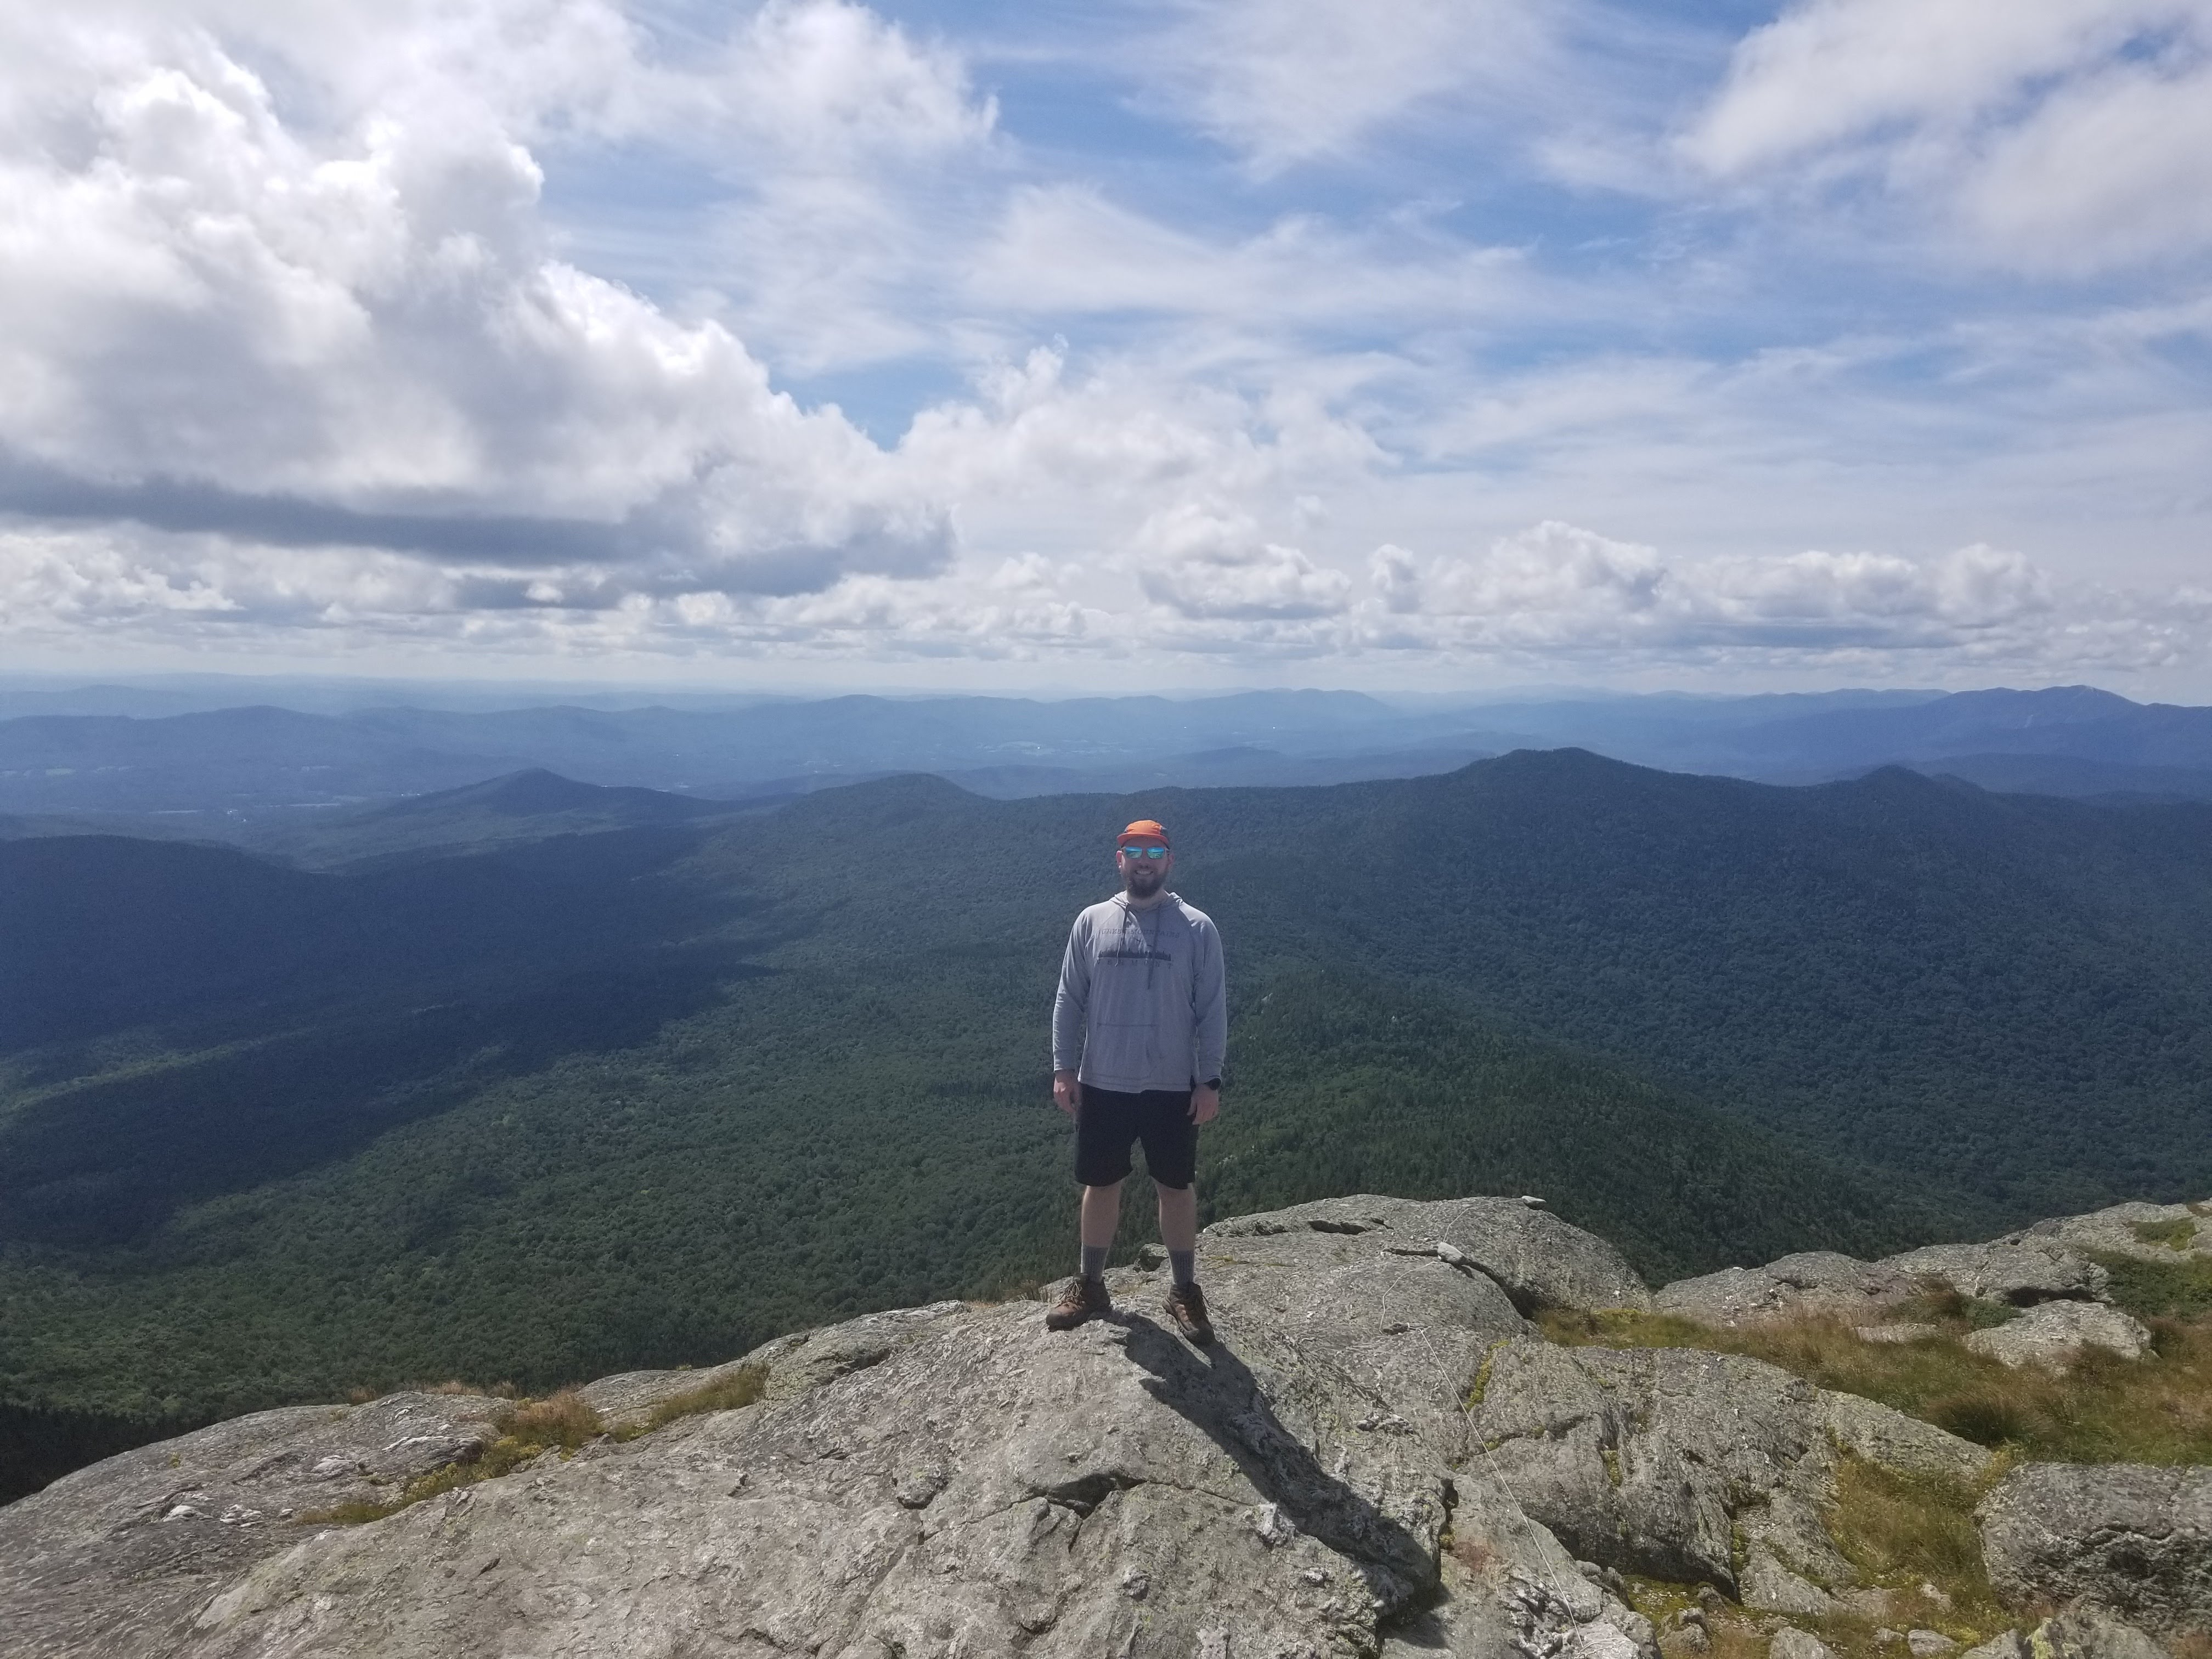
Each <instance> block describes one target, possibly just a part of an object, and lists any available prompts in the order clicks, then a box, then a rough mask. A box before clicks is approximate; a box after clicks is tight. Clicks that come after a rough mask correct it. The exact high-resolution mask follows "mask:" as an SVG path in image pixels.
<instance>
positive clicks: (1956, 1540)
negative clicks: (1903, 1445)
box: [1826, 1455, 2004, 1629]
mask: <svg viewBox="0 0 2212 1659" xmlns="http://www.w3.org/2000/svg"><path fill="white" fill-rule="evenodd" d="M1988 1484H1989V1483H1988V1481H1987V1480H1984V1481H1980V1482H1977V1483H1974V1484H1972V1485H1968V1484H1966V1483H1965V1482H1961V1481H1954V1480H1934V1479H1929V1478H1927V1477H1923V1476H1913V1475H1905V1474H1897V1473H1896V1472H1894V1471H1893V1470H1890V1469H1885V1468H1881V1466H1880V1465H1878V1464H1875V1463H1869V1462H1867V1461H1866V1460H1865V1459H1863V1458H1860V1457H1853V1456H1850V1455H1844V1456H1843V1457H1840V1458H1838V1460H1837V1466H1836V1501H1835V1503H1834V1504H1833V1505H1832V1506H1831V1508H1830V1510H1829V1511H1828V1514H1827V1516H1826V1521H1827V1525H1828V1534H1829V1535H1830V1536H1831V1537H1832V1538H1833V1539H1834V1540H1835V1541H1836V1547H1837V1548H1838V1550H1840V1551H1842V1552H1843V1554H1844V1559H1846V1560H1848V1561H1849V1562H1850V1564H1851V1565H1853V1566H1855V1567H1857V1569H1858V1570H1859V1571H1860V1572H1861V1573H1862V1574H1863V1575H1864V1577H1865V1578H1866V1580H1867V1582H1868V1583H1871V1584H1880V1585H1882V1586H1884V1587H1886V1588H1891V1589H1905V1590H1917V1589H1918V1587H1919V1586H1920V1585H1922V1584H1933V1585H1934V1586H1935V1587H1936V1589H1939V1590H1941V1591H1942V1592H1943V1593H1944V1594H1945V1595H1948V1596H1949V1597H1950V1598H1951V1602H1952V1606H1953V1607H1954V1609H1955V1610H1956V1612H1957V1613H1959V1614H1960V1616H1962V1617H1963V1618H1965V1619H1966V1620H1967V1621H1968V1622H1969V1623H1970V1624H1972V1625H1973V1626H1975V1627H1977V1628H1986V1629H1995V1628H1996V1626H1999V1625H2001V1624H2002V1623H2003V1622H2004V1613H2003V1610H2002V1608H2001V1607H1999V1606H1998V1603H1997V1598H1996V1592H1995V1591H1994V1590H1992V1589H1990V1580H1989V1575H1988V1573H1987V1572H1986V1571H1984V1569H1983V1566H1982V1541H1981V1534H1980V1532H1979V1530H1978V1528H1976V1527H1975V1525H1974V1505H1975V1504H1977V1503H1978V1502H1979V1501H1980V1499H1981V1496H1982V1493H1983V1492H1984V1491H1985V1490H1987V1486H1988Z"/></svg>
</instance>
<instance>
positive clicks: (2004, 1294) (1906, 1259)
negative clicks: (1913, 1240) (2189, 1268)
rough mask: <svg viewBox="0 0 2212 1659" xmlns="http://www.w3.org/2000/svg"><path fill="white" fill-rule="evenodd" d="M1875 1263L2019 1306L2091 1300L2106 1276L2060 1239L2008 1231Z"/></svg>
mask: <svg viewBox="0 0 2212 1659" xmlns="http://www.w3.org/2000/svg"><path fill="white" fill-rule="evenodd" d="M1879 1265H1880V1266H1881V1267H1886V1268H1888V1269H1890V1270H1892V1271H1893V1272H1897V1273H1904V1274H1905V1275H1906V1276H1908V1277H1909V1278H1911V1279H1936V1280H1940V1281H1942V1283H1944V1284H1946V1285H1949V1286H1950V1287H1951V1288H1952V1289H1953V1290H1955V1291H1959V1292H1960V1294H1961V1295H1963V1296H1972V1297H1979V1298H1981V1299H1982V1300H1983V1301H1984V1302H2010V1303H2014V1304H2019V1305H2021V1306H2027V1305H2028V1304H2033V1303H2038V1302H2048V1301H2051V1300H2054V1299H2057V1298H2061V1297H2068V1298H2074V1299H2077V1300H2083V1301H2094V1300H2096V1299H2098V1298H2099V1297H2102V1296H2103V1295H2104V1294H2105V1291H2106V1285H2107V1284H2108V1283H2109V1282H2110V1279H2111V1277H2112V1276H2111V1275H2110V1274H2109V1273H2106V1271H2105V1270H2104V1269H2103V1268H2102V1267H2099V1266H2098V1265H2097V1264H2096V1263H2095V1262H2093V1261H2091V1260H2089V1258H2088V1257H2087V1255H2083V1254H2082V1253H2081V1250H2080V1249H2077V1248H2075V1246H2074V1245H2072V1244H2069V1243H2067V1242H2066V1241H2065V1240H2064V1239H2063V1237H2056V1236H2053V1235H2048V1234H2038V1233H2034V1232H2032V1231H2029V1232H2017V1233H2008V1234H2007V1235H2006V1236H2005V1237H2002V1238H1996V1239H1991V1240H1990V1241H1989V1242H1988V1243H1981V1244H1930V1245H1928V1246H1926V1247H1924V1248H1923V1249H1917V1250H1907V1251H1906V1252H1905V1254H1904V1255H1893V1256H1889V1257H1886V1258H1885V1259H1884V1260H1883V1261H1881V1263H1880V1264H1879Z"/></svg>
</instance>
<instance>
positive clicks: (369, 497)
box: [0, 0, 2212, 701]
mask: <svg viewBox="0 0 2212 1659" xmlns="http://www.w3.org/2000/svg"><path fill="white" fill-rule="evenodd" d="M0 667H4V668H8V669H13V670H16V671H56V672H64V671H66V672H93V671H97V672H105V673H123V672H130V671H149V672H153V671H175V670H178V669H183V668H190V669H199V670H220V671H236V672H255V671H265V672H279V671H287V672H297V671H302V670H307V671H329V672H333V673H345V674H350V675H362V674H416V675H432V674H435V675H437V676H440V677H443V678H453V677H457V676H459V677H473V678H501V677H511V678H516V679H523V678H528V679H533V680H544V679H547V678H563V677H567V678H579V679H582V678H623V679H625V680H629V681H638V680H648V679H649V680H654V681H664V680H665V681H671V682H685V683H697V684H728V685H754V686H762V687H805V686H832V685H862V684H865V685H906V686H912V687H915V688H918V689H927V688H931V687H945V688H952V687H963V688H973V689H986V690H987V689H992V688H1006V689H1036V688H1048V687H1049V688H1066V689H1070V690H1081V689H1112V688H1116V687H1121V688H1128V689H1154V688H1167V687H1176V688H1203V687H1206V686H1209V685H1231V684H1237V685H1245V684H1312V685H1332V686H1351V687H1358V688H1364V689H1370V690H1381V691H1389V690H1457V689H1464V688H1480V687H1482V686H1486V685H1507V684H1511V685H1521V686H1525V685H1530V684H1549V683H1558V684H1576V685H1583V686H1614V687H1619V688H1622V689H1658V688H1672V689H1681V690H1717V691H1721V690H1727V691H1734V690H1759V689H1771V688H1794V687H1809V686H1818V685H1844V684H1861V685H1885V684H1894V685H1916V686H1966V685H1988V684H2015V685H2024V684H2069V683H2075V682H2087V683H2093V684H2102V685H2106V686H2108V687H2110V688H2112V689H2114V690H2121V691H2124V692H2126V693H2128V694H2130V695H2135V696H2155V697H2162V698H2166V699H2169V700H2180V701H2212V0H1945V3H1943V4H1942V5H1940V6H1938V5H1929V4H1928V3H1926V0H1787V3H1782V4H1779V5H1776V4H1744V3H1735V0H1717V3H1715V0H1708V3H1702V4H1694V5H1693V4H1675V5H1660V4H1650V3H1612V4H1607V3H1595V0H1541V3H1540V0H1360V3H1358V4H1352V3H1328V0H1089V3H1085V4H1081V5H1077V4H1073V3H1065V0H1019V3H1012V0H1006V3H985V0H942V3H936V4H924V3H895V0H884V3H881V4H878V5H877V6H875V7H873V8H871V7H868V6H864V5H860V4H855V3H850V0H770V3H767V4H764V5H757V4H750V3H721V4H714V5H708V4H696V3H687V0H649V3H629V4H625V3H621V0H436V3H428V0H380V3H378V4H376V5H374V6H370V5H367V4H363V3H359V0H356V3H351V4H338V3H330V0H170V3H133V0H73V3H72V4H71V5H70V6H69V7H66V8H61V7H36V6H31V5H27V4H18V5H14V6H10V7H7V8H5V9H0Z"/></svg>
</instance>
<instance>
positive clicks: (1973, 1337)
mask: <svg viewBox="0 0 2212 1659" xmlns="http://www.w3.org/2000/svg"><path fill="white" fill-rule="evenodd" d="M1966 1346H1967V1347H1969V1348H1971V1349H1972V1350H1973V1352H1976V1353H1981V1354H1987V1355H1988V1356H1989V1357H1990V1358H1992V1359H1996V1360H2002V1362H2003V1363H2004V1364H2008V1365H2010V1366H2012V1367H2014V1368H2015V1370H2017V1369H2018V1368H2019V1367H2021V1366H2022V1365H2041V1366H2044V1367H2045V1368H2047V1369H2051V1370H2063V1369H2064V1368H2065V1367H2066V1366H2067V1365H2068V1364H2070V1363H2071V1362H2072V1361H2073V1359H2074V1358H2075V1356H2077V1355H2078V1354H2080V1352H2081V1350H2082V1349H2084V1348H2102V1349H2104V1350H2105V1351H2106V1352H2107V1353H2116V1354H2118V1355H2119V1356H2120V1358H2123V1359H2140V1358H2142V1357H2143V1355H2144V1353H2145V1352H2148V1350H2149V1347H2150V1331H2149V1329H2148V1327H2146V1326H2145V1325H2143V1324H2142V1322H2141V1321H2139V1320H2136V1319H2134V1318H2132V1317H2130V1316H2128V1315H2126V1314H2124V1313H2122V1312H2121V1311H2120V1310H2118V1308H2108V1307H2106V1306H2105V1305H2104V1304H2102V1303H2097V1302H2043V1303H2039V1304H2036V1305H2035V1306H2034V1307H2033V1308H2030V1309H2029V1310H2027V1312H2026V1313H2023V1314H2022V1315H2021V1316H2020V1317H2019V1318H2017V1319H2014V1320H2008V1322H2005V1323H2004V1324H2002V1325H1996V1326H1992V1327H1990V1328H1989V1329H1987V1330H1981V1331H1975V1332H1973V1333H1972V1334H1970V1335H1969V1336H1968V1337H1967V1338H1966Z"/></svg>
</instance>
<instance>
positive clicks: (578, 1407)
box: [297, 1389, 606, 1527]
mask: <svg viewBox="0 0 2212 1659" xmlns="http://www.w3.org/2000/svg"><path fill="white" fill-rule="evenodd" d="M492 1420H493V1424H494V1426H495V1427H496V1428H497V1429H498V1430H499V1438H497V1439H496V1440H495V1441H493V1442H492V1443H490V1444H489V1445H488V1446H486V1447H484V1448H483V1449H482V1450H481V1451H479V1452H478V1453H477V1455H475V1456H474V1457H471V1458H467V1459H464V1460H461V1461H459V1462H452V1463H445V1464H441V1465H440V1466H439V1467H438V1468H435V1469H432V1470H431V1471H430V1472H429V1473H428V1474H424V1475H418V1476H417V1477H416V1479H414V1480H410V1481H409V1482H408V1483H407V1485H406V1486H404V1487H403V1488H401V1489H400V1492H399V1494H398V1496H397V1497H396V1498H390V1499H388V1500H386V1501H385V1502H383V1503H353V1504H337V1505H335V1506H334V1507H332V1508H330V1509H327V1510H308V1511H307V1512H306V1513H304V1514H302V1515H301V1516H298V1517H297V1520H298V1522H299V1524H300V1525H301V1526H303V1527H316V1526H339V1527H357V1526H362V1525H364V1524H366V1523H367V1522H371V1521H381V1520H383V1519H384V1517H385V1516H387V1515H397V1514H398V1513H399V1511H400V1510H404V1509H408V1508H411V1507H412V1506H413V1505H415V1504H420V1503H422V1501H423V1500H424V1499H425V1498H435V1497H437V1496H439V1495H440V1494H441V1493H443V1492H452V1491H453V1490H454V1489H455V1488H456V1487H459V1486H474V1485H475V1484H476V1483H477V1481H479V1480H497V1479H498V1478H499V1477H500V1476H501V1475H502V1474H513V1472H514V1471H515V1470H516V1469H518V1468H521V1467H522V1466H523V1465H524V1464H525V1463H527V1462H531V1461H532V1460H533V1459H535V1458H538V1457H542V1456H544V1455H545V1454H546V1453H547V1452H549V1451H551V1452H558V1453H559V1454H560V1455H562V1457H564V1458H565V1457H567V1456H568V1455H570V1454H572V1453H574V1451H575V1450H576V1449H578V1448H579V1447H580V1446H582V1445H583V1444H584V1443H585V1442H586V1441H587V1440H592V1439H596V1438H597V1437H599V1436H600V1435H602V1434H604V1433H605V1432H606V1425H605V1424H604V1423H602V1422H601V1421H600V1420H599V1413H598V1412H597V1411H595V1410H593V1409H592V1404H591V1402H590V1401H587V1400H586V1399H585V1398H584V1397H583V1396H582V1395H580V1394H578V1393H577V1392H576V1391H575V1390H574V1389H562V1390H561V1391H560V1393H558V1394H556V1395H550V1396H549V1397H548V1398H546V1399H544V1400H525V1401H520V1403H518V1404H517V1405H515V1406H514V1407H512V1408H511V1409H509V1410H507V1411H504V1412H501V1413H500V1414H499V1415H498V1416H497V1417H496V1418H495V1419H492Z"/></svg>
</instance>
